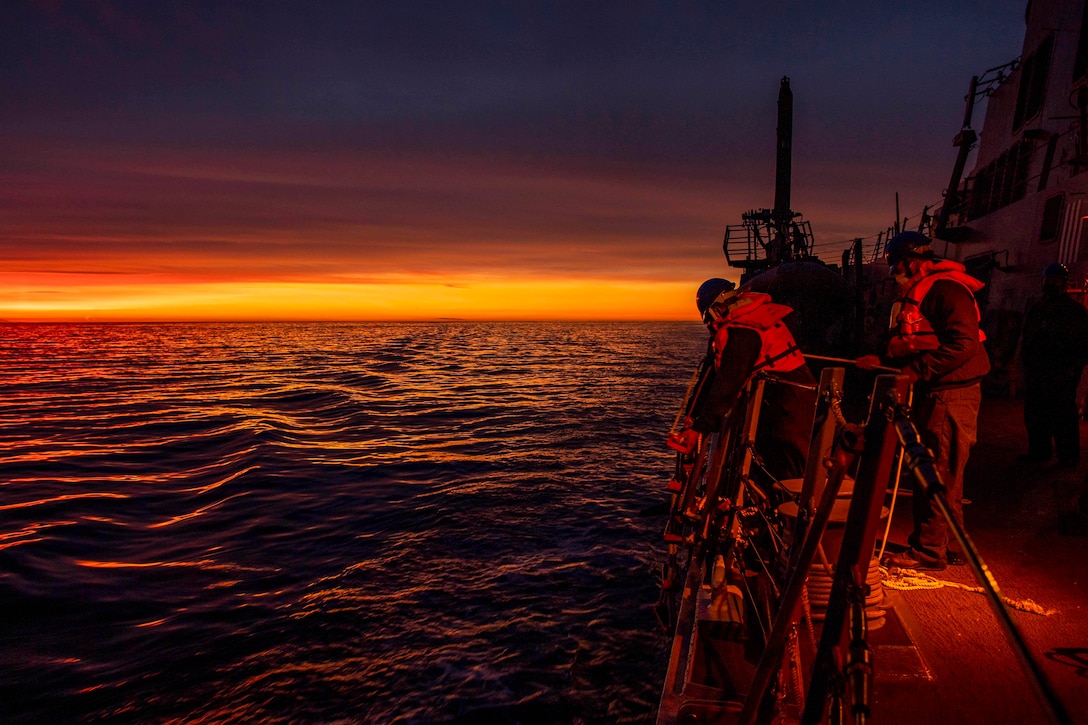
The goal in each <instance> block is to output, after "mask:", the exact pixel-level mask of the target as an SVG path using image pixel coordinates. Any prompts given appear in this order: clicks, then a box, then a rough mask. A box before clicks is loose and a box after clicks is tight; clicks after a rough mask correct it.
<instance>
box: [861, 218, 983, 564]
mask: <svg viewBox="0 0 1088 725" xmlns="http://www.w3.org/2000/svg"><path fill="white" fill-rule="evenodd" d="M885 257H886V259H887V262H888V269H889V272H890V274H891V275H892V276H893V277H894V278H895V280H896V282H897V283H898V284H899V289H900V297H899V299H898V300H897V301H896V303H895V305H894V306H893V308H892V319H891V325H890V333H891V338H890V341H889V343H888V348H887V354H886V356H885V358H884V359H883V360H882V359H881V358H879V357H877V356H875V355H866V356H863V357H861V358H858V367H861V368H867V369H873V368H874V367H875V366H877V365H892V366H895V367H899V368H902V371H903V375H905V376H906V377H907V378H908V379H909V380H910V381H911V382H912V383H914V399H913V414H912V417H913V419H914V423H915V425H916V426H917V427H918V429H919V430H918V432H919V435H920V436H921V438H922V442H923V443H924V444H925V445H926V447H927V448H929V449H930V451H931V452H932V453H933V455H934V458H935V462H936V465H937V471H938V473H939V474H940V476H941V481H942V482H943V483H944V485H945V489H946V497H947V502H948V506H949V509H950V510H951V511H952V513H953V515H954V516H955V517H956V520H957V522H958V523H960V524H962V523H963V471H964V467H965V466H966V465H967V457H968V455H969V454H970V452H971V446H973V445H974V443H975V438H976V430H977V424H978V409H979V404H980V403H981V401H982V390H981V385H980V383H981V381H982V378H983V376H985V375H986V373H988V372H989V371H990V358H989V356H988V355H987V353H986V349H985V347H984V346H983V340H985V335H984V334H983V332H982V330H981V329H980V328H979V309H978V304H977V302H976V300H975V293H976V292H978V291H979V290H980V289H982V287H983V286H984V285H983V284H982V282H980V281H979V280H977V279H975V278H974V277H972V276H970V275H969V274H967V273H966V271H965V270H964V267H963V265H962V264H960V263H958V262H953V261H951V260H946V259H938V258H937V257H935V256H934V254H933V248H932V246H931V243H930V239H929V237H927V236H925V235H924V234H921V233H919V232H903V233H901V234H898V235H896V236H894V237H892V238H891V239H890V240H889V241H888V244H887V246H886V248H885ZM913 514H914V530H913V531H912V532H911V534H910V537H909V539H908V544H909V549H908V550H907V551H905V552H903V553H902V554H892V555H889V556H887V557H885V562H884V564H885V566H898V567H903V568H908V569H931V570H938V571H939V570H942V569H944V568H945V566H947V564H948V561H949V536H948V525H947V523H946V521H945V519H944V517H943V516H942V515H941V513H940V512H939V510H938V509H937V507H936V505H935V503H934V502H933V501H932V500H931V498H930V497H928V496H925V495H923V494H922V492H921V491H915V495H914V497H913ZM958 559H959V556H958V555H956V554H954V555H953V561H954V563H959V562H958Z"/></svg>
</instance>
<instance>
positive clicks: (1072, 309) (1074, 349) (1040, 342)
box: [1020, 292, 1088, 378]
mask: <svg viewBox="0 0 1088 725" xmlns="http://www.w3.org/2000/svg"><path fill="white" fill-rule="evenodd" d="M1020 351H1021V352H1020V354H1021V359H1022V360H1023V363H1024V373H1025V375H1027V376H1029V377H1034V376H1047V377H1050V376H1063V377H1076V378H1079V377H1080V372H1081V370H1082V369H1083V368H1084V366H1085V365H1086V364H1088V310H1086V309H1085V308H1084V307H1083V306H1082V305H1080V304H1079V303H1078V302H1076V301H1075V300H1073V299H1071V298H1070V297H1069V296H1068V295H1066V294H1064V293H1061V292H1059V293H1057V294H1044V295H1043V297H1041V298H1040V299H1038V300H1037V301H1036V302H1034V304H1032V305H1031V306H1030V307H1028V310H1027V314H1026V315H1025V316H1024V330H1023V337H1022V342H1021V347H1020Z"/></svg>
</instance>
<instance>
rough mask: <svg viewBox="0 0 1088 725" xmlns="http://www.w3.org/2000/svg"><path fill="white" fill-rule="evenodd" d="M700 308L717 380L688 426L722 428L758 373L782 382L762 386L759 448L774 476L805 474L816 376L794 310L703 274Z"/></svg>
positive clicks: (697, 299)
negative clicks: (794, 327) (797, 333)
mask: <svg viewBox="0 0 1088 725" xmlns="http://www.w3.org/2000/svg"><path fill="white" fill-rule="evenodd" d="M695 303H696V306H697V307H698V309H699V314H700V315H701V316H702V318H703V322H704V323H705V324H706V326H707V329H708V330H709V331H710V333H711V337H710V342H709V348H708V351H707V354H708V355H709V356H711V357H712V360H713V368H714V380H713V383H712V384H711V385H710V386H709V388H708V390H707V393H706V395H705V396H703V399H702V400H699V401H697V404H696V407H695V409H694V410H693V412H692V421H691V427H692V428H693V429H694V430H696V431H699V432H704V433H709V432H717V431H719V430H721V428H722V425H723V423H724V421H725V420H726V419H727V418H728V417H729V416H730V415H731V414H732V413H733V410H734V407H735V406H736V404H737V402H738V401H739V400H740V398H741V392H742V391H743V389H744V386H745V385H747V384H748V382H749V381H750V380H751V379H752V378H753V377H754V376H755V375H756V374H757V373H760V372H766V373H770V374H771V375H772V376H773V377H774V378H777V379H778V380H780V381H787V383H799V384H800V385H797V384H793V385H791V384H768V385H767V386H766V387H765V388H764V393H763V403H762V407H761V408H760V416H759V424H758V427H757V430H756V441H755V447H756V453H757V454H758V455H759V457H760V459H761V460H762V462H763V467H764V469H765V470H766V471H767V473H768V474H770V475H771V476H773V477H774V478H775V479H777V480H783V479H787V478H797V477H800V476H802V475H803V474H804V466H805V458H806V456H807V454H808V444H809V437H810V434H811V430H812V415H813V412H814V410H815V404H816V390H815V385H814V384H815V382H816V381H815V378H814V377H813V375H812V372H811V371H810V370H809V368H808V366H807V365H806V364H805V359H804V356H803V355H802V354H801V350H800V349H799V348H798V346H797V342H796V341H795V340H794V337H793V334H792V333H791V332H790V330H789V328H788V327H787V319H788V317H789V316H790V315H791V313H792V312H793V310H792V309H791V308H790V307H787V306H786V305H780V304H776V303H774V302H772V301H771V296H770V295H768V294H764V293H761V292H739V291H737V290H736V285H734V284H733V282H730V281H728V280H725V279H721V278H718V277H715V278H712V279H708V280H707V281H706V282H704V283H703V284H702V285H701V286H700V287H699V290H698V292H697V293H696V296H695Z"/></svg>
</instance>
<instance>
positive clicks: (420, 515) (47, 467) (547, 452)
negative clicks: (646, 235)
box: [0, 322, 706, 723]
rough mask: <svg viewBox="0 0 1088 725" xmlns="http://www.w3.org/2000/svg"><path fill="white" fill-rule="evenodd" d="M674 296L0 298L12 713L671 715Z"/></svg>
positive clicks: (302, 717) (683, 358) (477, 718)
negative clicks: (341, 303) (493, 301)
mask: <svg viewBox="0 0 1088 725" xmlns="http://www.w3.org/2000/svg"><path fill="white" fill-rule="evenodd" d="M705 343H706V333H705V330H704V329H703V328H702V327H701V326H700V325H699V324H698V323H694V324H683V323H617V324H612V323H470V322H437V323H426V324H424V323H418V324H414V323H413V324H384V323H382V324H379V323H369V324H324V323H298V324H192V325H190V324H156V325H136V324H116V325H92V324H85V325H84V324H75V325H31V324H24V325H14V324H13V325H7V324H5V325H0V371H2V378H0V381H2V382H0V386H2V395H0V631H2V636H0V658H2V660H0V661H2V667H0V711H2V713H3V715H2V717H0V719H2V720H3V721H4V722H6V723H42V722H121V723H125V722H138V723H172V722H186V723H199V722H209V723H210V722H262V723H264V722H268V723H277V722H291V723H311V722H312V723H641V722H647V721H650V722H652V720H653V717H654V713H655V709H656V705H657V700H658V697H659V695H660V689H661V680H662V678H663V676H664V671H665V667H666V663H667V657H668V652H667V648H668V645H669V641H668V637H667V636H666V635H665V634H663V633H662V632H661V631H660V629H659V628H658V625H657V622H656V620H655V618H654V616H653V613H652V611H651V607H652V606H653V604H654V603H655V602H656V601H657V593H658V583H657V574H656V571H655V567H656V566H657V564H658V563H659V561H660V560H661V558H662V554H663V548H664V544H663V543H662V540H661V529H662V526H663V524H664V521H663V517H662V516H653V515H644V514H643V512H644V510H645V509H647V508H648V507H650V506H653V505H655V504H659V503H662V502H664V501H665V500H666V499H667V492H666V484H667V481H668V478H669V475H670V474H671V471H672V461H673V457H672V453H671V451H670V450H669V449H668V448H667V447H666V446H665V444H664V440H665V435H666V433H667V431H668V428H669V426H670V425H671V424H672V421H673V418H674V417H675V415H676V410H677V408H678V406H679V404H680V402H681V398H682V397H683V394H684V391H685V389H686V387H687V384H688V382H689V380H690V377H691V374H692V371H693V369H694V366H695V363H696V362H697V361H698V358H699V356H700V355H701V353H702V352H703V349H704V346H705Z"/></svg>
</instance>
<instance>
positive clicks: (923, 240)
mask: <svg viewBox="0 0 1088 725" xmlns="http://www.w3.org/2000/svg"><path fill="white" fill-rule="evenodd" d="M884 257H885V258H886V259H887V260H888V267H889V268H892V267H894V266H895V265H897V264H899V263H900V262H902V261H903V260H904V259H906V258H907V257H919V258H932V257H933V247H932V246H931V242H930V240H929V237H927V236H926V235H925V234H922V233H921V232H900V233H899V234H896V235H895V236H894V237H892V238H891V239H889V240H888V244H887V245H886V246H885V247H884Z"/></svg>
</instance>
